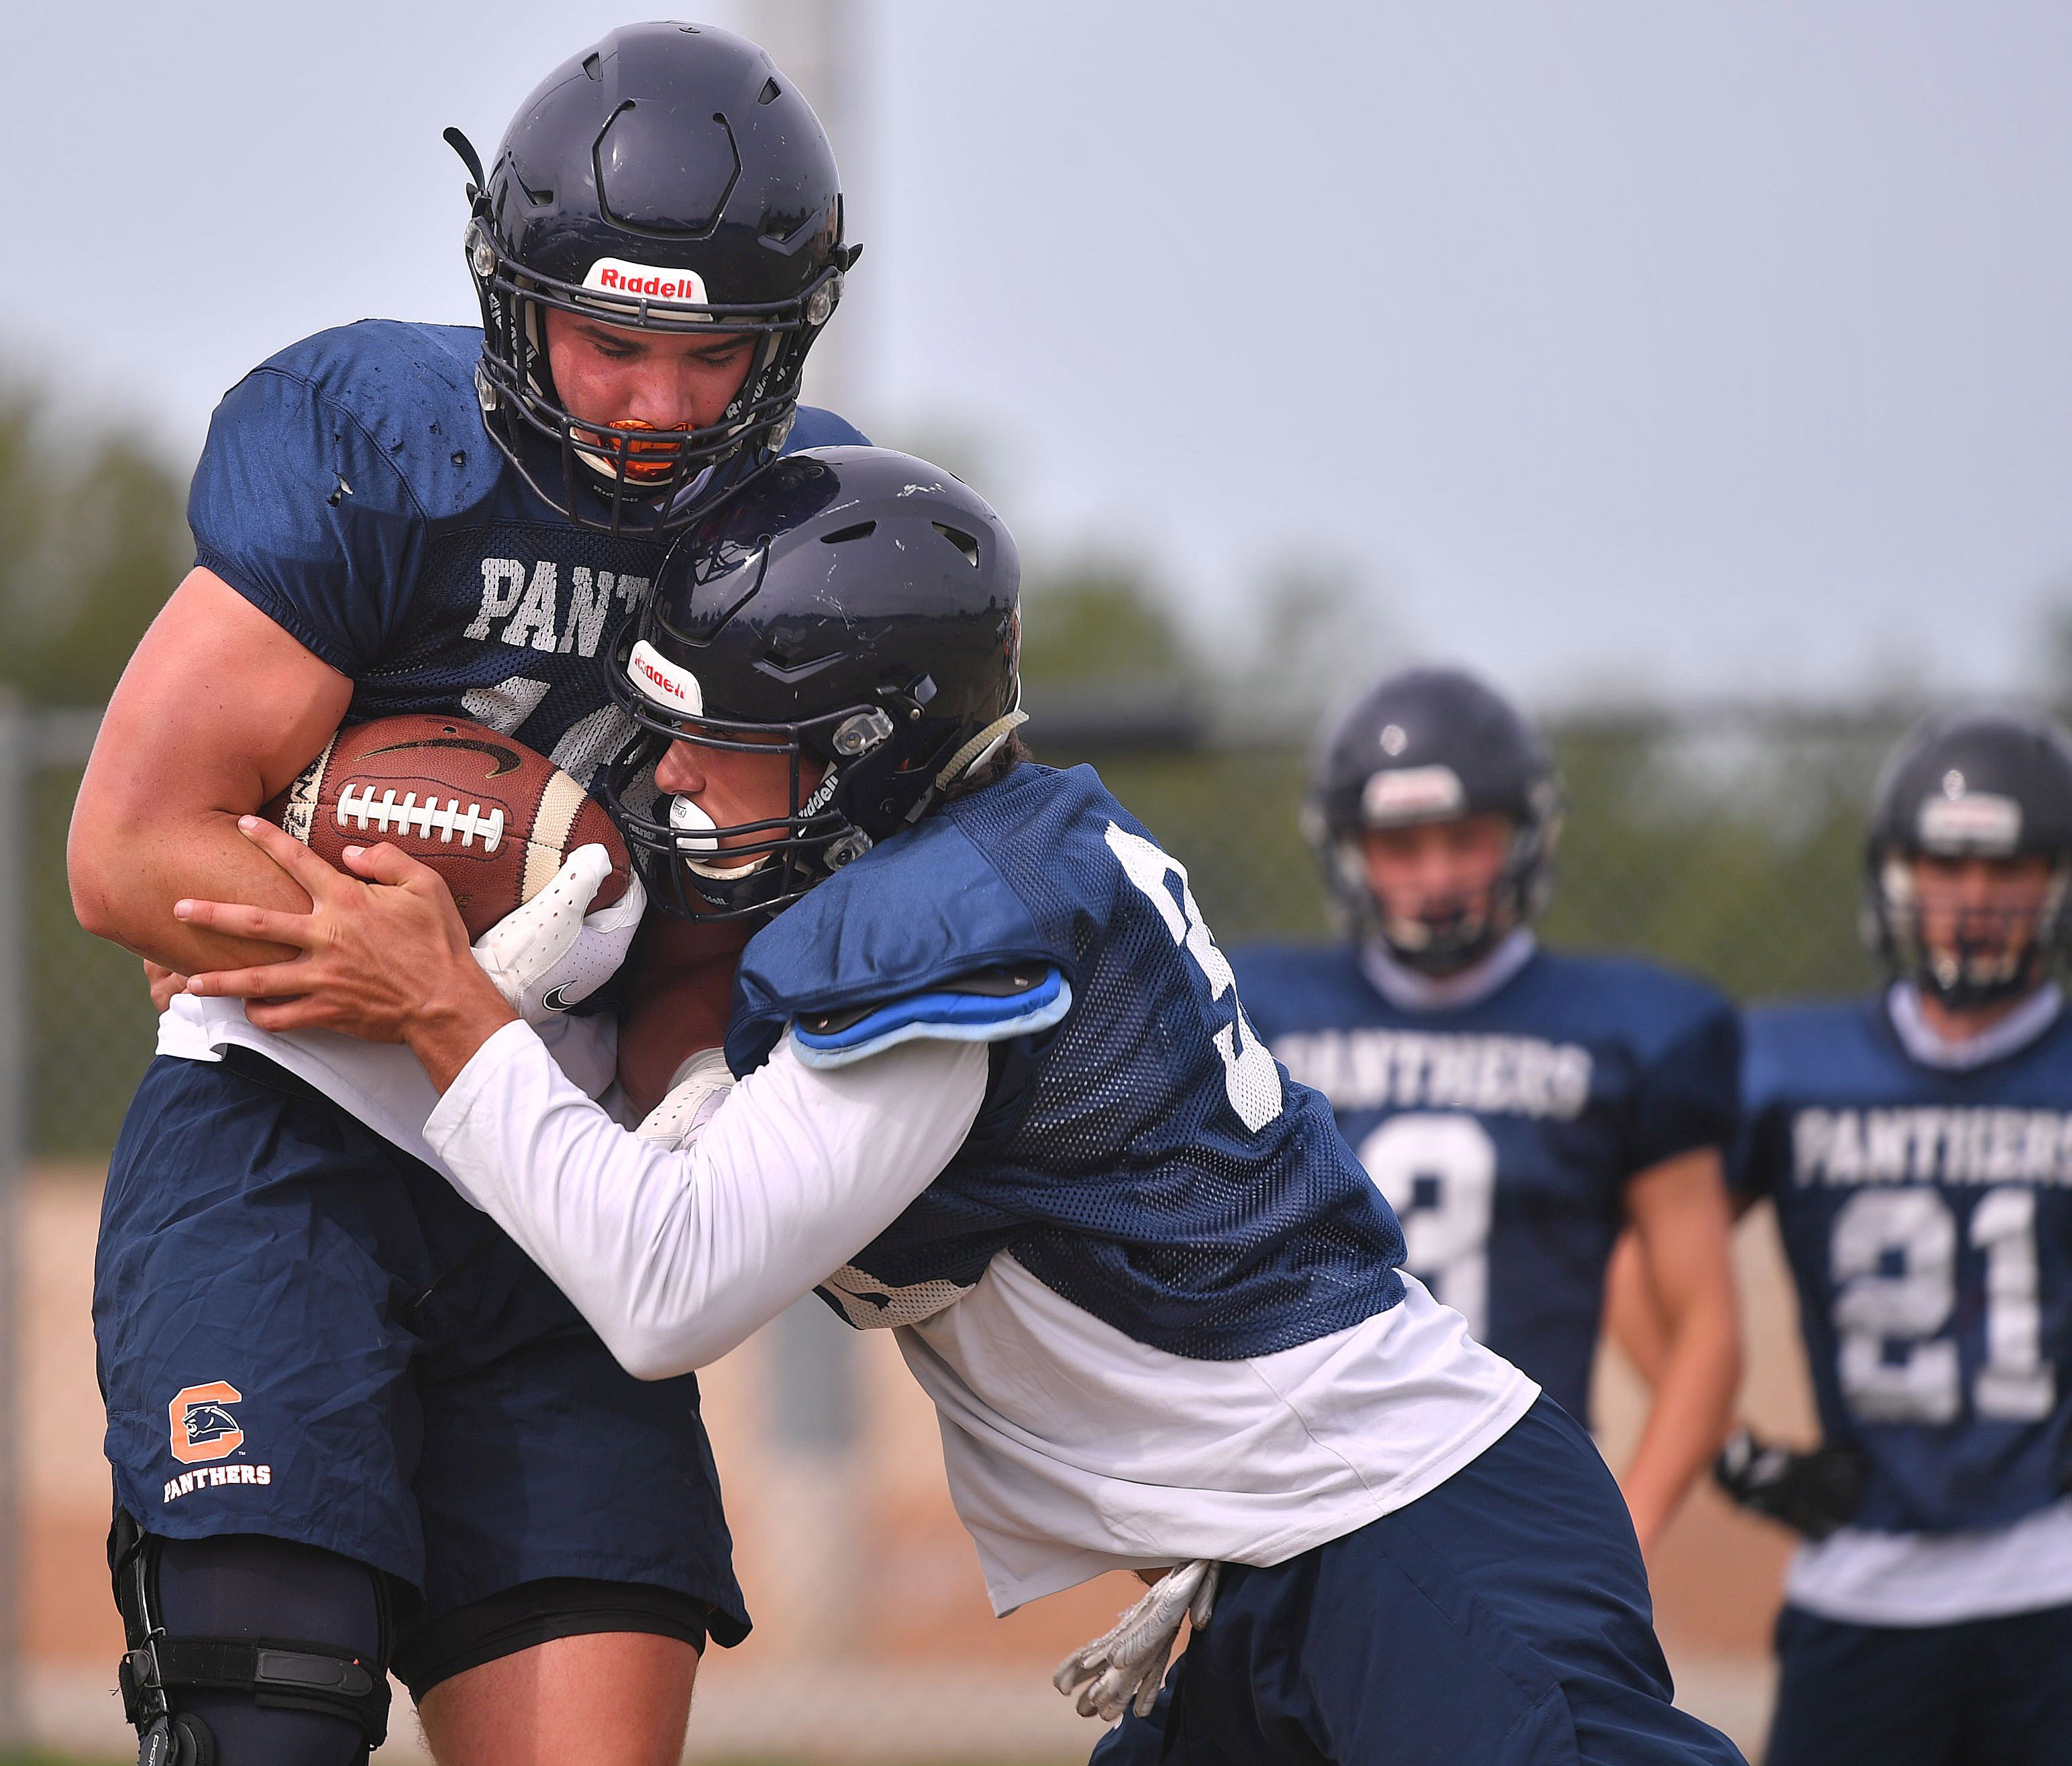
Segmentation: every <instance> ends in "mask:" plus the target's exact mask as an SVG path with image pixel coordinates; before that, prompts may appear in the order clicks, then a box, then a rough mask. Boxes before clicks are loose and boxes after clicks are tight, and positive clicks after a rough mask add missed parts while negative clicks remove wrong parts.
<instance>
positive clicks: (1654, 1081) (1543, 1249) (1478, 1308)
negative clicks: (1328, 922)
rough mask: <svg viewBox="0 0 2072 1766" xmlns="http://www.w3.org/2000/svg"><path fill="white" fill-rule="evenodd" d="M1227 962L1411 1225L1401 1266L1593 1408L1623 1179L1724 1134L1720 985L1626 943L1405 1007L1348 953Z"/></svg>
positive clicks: (1725, 1060) (1728, 1026)
mask: <svg viewBox="0 0 2072 1766" xmlns="http://www.w3.org/2000/svg"><path fill="white" fill-rule="evenodd" d="M1514 936H1515V937H1516V938H1521V939H1522V938H1523V937H1524V936H1525V934H1515V935H1514ZM1231 960H1232V963H1233V964H1234V966H1235V968H1236V971H1237V976H1238V980H1239V985H1240V986H1241V987H1242V988H1243V990H1244V1000H1245V1008H1246V1009H1247V1011H1248V1012H1250V1013H1251V1014H1252V1022H1253V1023H1254V1024H1256V1025H1257V1026H1258V1027H1259V1031H1260V1035H1261V1036H1263V1037H1264V1038H1265V1039H1266V1041H1267V1042H1268V1045H1270V1046H1271V1047H1272V1050H1273V1052H1274V1053H1275V1054H1276V1056H1278V1057H1279V1058H1280V1059H1281V1062H1282V1063H1283V1065H1285V1066H1286V1067H1287V1069H1288V1070H1289V1073H1290V1074H1292V1075H1293V1077H1294V1078H1297V1079H1298V1080H1301V1082H1304V1083H1305V1084H1307V1085H1311V1086H1315V1087H1316V1088H1317V1089H1318V1090H1319V1091H1321V1092H1322V1093H1323V1094H1324V1095H1325V1096H1326V1097H1327V1098H1329V1099H1330V1101H1331V1106H1332V1108H1333V1109H1334V1111H1335V1112H1336V1113H1337V1116H1338V1126H1339V1127H1340V1128H1341V1129H1342V1131H1343V1132H1344V1135H1345V1138H1346V1141H1347V1143H1348V1144H1350V1146H1351V1148H1352V1149H1353V1151H1354V1152H1355V1154H1356V1155H1357V1156H1358V1157H1359V1161H1360V1163H1361V1164H1362V1165H1363V1166H1364V1167H1365V1168H1366V1169H1367V1174H1368V1176H1369V1177H1371V1178H1372V1179H1373V1181H1374V1183H1375V1187H1376V1188H1377V1189H1379V1191H1380V1192H1381V1193H1382V1194H1383V1196H1385V1197H1387V1199H1388V1201H1389V1202H1390V1204H1391V1205H1392V1206H1393V1207H1394V1209H1395V1210H1396V1215H1397V1217H1398V1218H1399V1219H1400V1220H1401V1221H1402V1222H1403V1230H1404V1235H1405V1237H1406V1238H1407V1240H1408V1260H1407V1263H1406V1267H1408V1269H1409V1270H1410V1271H1412V1273H1413V1274H1415V1275H1417V1276H1418V1277H1420V1279H1422V1280H1423V1281H1424V1282H1425V1283H1427V1284H1428V1285H1429V1287H1430V1288H1431V1289H1432V1291H1433V1293H1434V1294H1436V1295H1437V1296H1438V1298H1439V1299H1440V1300H1443V1301H1444V1302H1445V1304H1448V1305H1449V1306H1451V1307H1453V1308H1456V1309H1457V1310H1458V1311H1459V1312H1461V1314H1462V1316H1465V1317H1466V1319H1467V1320H1468V1325H1469V1329H1470V1330H1472V1331H1473V1332H1474V1334H1475V1335H1476V1336H1477V1337H1479V1338H1480V1339H1481V1340H1482V1341H1483V1342H1485V1343H1486V1344H1488V1345H1490V1348H1492V1349H1494V1350H1495V1351H1496V1352H1497V1353H1498V1354H1499V1355H1502V1356H1503V1357H1506V1358H1507V1360H1509V1361H1515V1363H1517V1365H1518V1366H1519V1367H1521V1368H1523V1370H1525V1371H1526V1372H1527V1374H1531V1377H1532V1378H1534V1379H1535V1380H1537V1381H1538V1382H1540V1385H1541V1386H1544V1387H1545V1388H1546V1390H1547V1392H1548V1395H1549V1396H1550V1397H1552V1398H1553V1399H1554V1400H1555V1402H1556V1403H1558V1404H1560V1406H1561V1407H1563V1408H1564V1410H1567V1411H1569V1413H1570V1414H1571V1415H1575V1416H1577V1417H1581V1416H1583V1415H1585V1414H1586V1413H1585V1403H1586V1401H1587V1399H1588V1398H1589V1379H1590V1368H1591V1364H1592V1360H1593V1357H1594V1355H1595V1353H1596V1350H1597V1333H1598V1325H1599V1322H1600V1319H1601V1314H1602V1312H1603V1307H1604V1283H1605V1264H1606V1263H1607V1261H1608V1260H1609V1258H1610V1255H1611V1249H1612V1245H1613V1242H1614V1240H1615V1239H1616V1238H1618V1234H1619V1231H1620V1229H1621V1228H1622V1226H1624V1224H1625V1221H1626V1214H1625V1194H1626V1183H1627V1181H1628V1180H1629V1179H1630V1178H1632V1177H1634V1176H1636V1175H1637V1174H1638V1173H1641V1172H1643V1171H1646V1170H1647V1169H1648V1168H1650V1167H1651V1166H1653V1165H1655V1164H1659V1163H1660V1162H1661V1161H1662V1160H1665V1159H1670V1158H1673V1157H1674V1156H1676V1155H1677V1154H1679V1153H1682V1152H1689V1151H1691V1150H1692V1148H1700V1147H1718V1148H1722V1149H1724V1148H1726V1147H1727V1146H1728V1145H1729V1144H1730V1143H1731V1142H1732V1140H1733V1136H1734V1129H1735V1121H1736V1115H1737V1103H1736V1091H1737V1083H1738V1078H1739V1075H1738V1065H1739V1062H1740V1058H1741V1030H1740V1025H1739V1021H1738V1020H1737V1016H1736V1014H1735V1012H1734V1009H1733V1006H1732V1005H1731V1004H1729V1002H1728V1000H1726V998H1725V996H1724V995H1722V994H1720V992H1718V991H1717V990H1716V989H1715V988H1712V987H1711V986H1709V985H1708V984H1705V983H1704V982H1701V981H1698V980H1693V979H1692V978H1690V977H1688V976H1684V975H1676V974H1673V973H1671V972H1670V971H1667V970H1664V969H1661V968H1659V967H1655V965H1653V964H1651V963H1644V962H1641V961H1638V960H1636V959H1630V958H1614V957H1586V956H1569V955H1560V954H1556V953H1554V952H1552V951H1544V950H1534V951H1531V955H1528V956H1526V957H1525V959H1524V960H1523V962H1522V963H1520V964H1519V966H1518V967H1517V968H1516V970H1515V972H1514V973H1512V974H1511V975H1509V977H1508V978H1507V979H1505V980H1503V981H1502V982H1501V984H1499V985H1497V986H1496V987H1494V988H1492V989H1491V990H1490V992H1487V993H1486V994H1482V995H1480V996H1476V997H1473V998H1470V999H1468V1000H1461V1001H1458V1002H1457V1003H1453V1004H1433V1005H1432V1006H1430V1007H1429V1008H1428V1007H1415V1008H1413V1007H1411V1006H1408V1005H1404V1004H1397V1003H1396V1002H1395V1001H1393V1000H1390V999H1389V998H1387V996H1384V995H1383V993H1382V992H1381V991H1380V990H1379V988H1378V987H1377V986H1376V985H1375V982H1374V980H1371V978H1370V977H1369V975H1367V972H1366V969H1365V967H1363V964H1362V963H1361V961H1360V959H1359V953H1358V952H1357V951H1355V950H1353V949H1351V948H1350V947H1344V946H1340V947H1307V948H1296V947H1289V948H1273V947H1265V948H1260V949H1256V950H1252V951H1238V952H1237V953H1235V955H1234V956H1233V958H1232V959H1231Z"/></svg>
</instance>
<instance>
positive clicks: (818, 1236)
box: [426, 1028, 989, 1379]
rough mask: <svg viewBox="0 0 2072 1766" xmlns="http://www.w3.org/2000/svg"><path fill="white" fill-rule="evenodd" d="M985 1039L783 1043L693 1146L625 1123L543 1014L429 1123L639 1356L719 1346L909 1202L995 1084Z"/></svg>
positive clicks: (490, 1055)
mask: <svg viewBox="0 0 2072 1766" xmlns="http://www.w3.org/2000/svg"><path fill="white" fill-rule="evenodd" d="M988 1070H989V1063H988V1061H987V1057H986V1053H985V1048H984V1046H983V1045H977V1044H964V1043H956V1044H950V1043H929V1042H919V1043H912V1044H908V1045H905V1046H903V1047H901V1048H897V1049H890V1050H888V1051H887V1052H886V1053H883V1054H880V1055H876V1056H874V1057H872V1058H871V1059H870V1060H869V1061H868V1062H861V1063H858V1064H857V1066H855V1067H853V1068H848V1069H844V1070H839V1071H837V1072H833V1073H818V1072H815V1071H813V1070H810V1069H808V1068H807V1067H805V1066H804V1065H803V1064H802V1063H801V1062H799V1061H798V1060H797V1058H796V1057H795V1056H793V1055H792V1054H791V1053H790V1052H789V1050H788V1047H780V1049H779V1051H778V1053H776V1054H775V1055H774V1056H773V1057H772V1058H771V1060H770V1062H767V1064H766V1065H765V1066H763V1067H762V1068H761V1069H759V1070H758V1071H757V1072H756V1073H754V1074H751V1075H750V1077H749V1078H747V1079H745V1080H743V1081H742V1082H741V1084H740V1085H738V1086H736V1087H735V1088H734V1091H733V1092H732V1094H731V1095H729V1097H728V1098H727V1099H726V1102H725V1103H723V1104H722V1106H721V1107H719V1109H718V1110H717V1111H716V1112H714V1114H713V1116H712V1117H711V1118H710V1119H709V1120H708V1121H707V1122H706V1123H705V1127H703V1128H702V1129H701V1131H700V1135H699V1138H698V1140H697V1144H695V1146H694V1147H693V1148H692V1149H691V1150H689V1151H688V1152H674V1151H670V1150H668V1149H667V1148H664V1147H662V1146H660V1145H659V1144H656V1143H654V1142H651V1141H648V1140H643V1139H641V1138H640V1137H639V1136H637V1135H634V1134H631V1133H629V1132H628V1131H626V1130H625V1129H623V1128H621V1127H619V1125H618V1124H617V1123H614V1122H613V1121H612V1120H611V1118H610V1117H609V1116H607V1115H606V1114H605V1113H604V1112H603V1111H602V1110H600V1109H598V1107H596V1106H595V1105H594V1104H593V1103H590V1100H589V1099H587V1098H585V1097H584V1096H582V1094H581V1093H580V1092H579V1091H578V1090H577V1089H576V1088H575V1087H574V1086H572V1085H570V1084H569V1082H567V1081H566V1080H565V1078H562V1077H561V1074H559V1072H558V1071H557V1070H555V1068H554V1066H553V1063H552V1062H551V1061H550V1060H549V1059H548V1058H547V1056H546V1053H545V1049H543V1048H542V1047H541V1045H540V1042H539V1041H538V1039H537V1037H535V1036H534V1035H533V1034H532V1032H530V1031H529V1030H527V1029H522V1028H514V1029H509V1030H507V1031H505V1032H504V1033H501V1034H500V1035H498V1036H495V1037H493V1038H492V1039H491V1042H490V1043H489V1044H488V1045H486V1046H485V1047H484V1048H483V1049H482V1051H481V1053H480V1058H479V1059H478V1060H476V1061H474V1062H470V1063H469V1064H468V1065H467V1069H466V1070H465V1071H463V1073H461V1074H460V1075H459V1076H458V1081H457V1082H455V1083H454V1086H452V1088H451V1090H449V1091H448V1093H447V1095H446V1098H445V1099H443V1100H442V1102H441V1103H440V1105H439V1107H438V1110H437V1111H434V1114H433V1116H432V1119H431V1120H430V1122H429V1123H427V1124H426V1138H427V1139H428V1140H430V1143H431V1144H432V1146H433V1148H434V1150H436V1151H437V1152H438V1154H439V1156H440V1157H441V1158H442V1160H444V1161H445V1162H446V1164H447V1166H448V1167H449V1168H450V1170H451V1171H452V1172H453V1173H454V1177H455V1179H456V1181H457V1182H458V1185H459V1186H460V1187H461V1189H463V1192H464V1193H466V1194H467V1196H468V1197H469V1198H470V1199H471V1201H474V1202H475V1205H477V1206H478V1207H479V1208H481V1209H482V1210H483V1211H484V1212H486V1213H487V1214H489V1215H490V1216H491V1218H493V1219H495V1221H496V1222H497V1223H498V1224H499V1225H500V1226H502V1227H503V1228H504V1230H505V1231H507V1232H508V1233H509V1234H511V1236H512V1238H513V1239H515V1240H516V1242H518V1244H519V1245H520V1246H521V1247H522V1248H523V1249H524V1251H525V1252H526V1254H527V1255H528V1256H530V1257H531V1258H532V1259H533V1261H534V1262H536V1263H538V1264H539V1265H540V1267H541V1268H542V1269H543V1270H545V1271H546V1272H547V1274H548V1275H549V1277H550V1278H552V1279H553V1282H554V1283H555V1284H556V1285H557V1287H559V1288H561V1291H562V1292H564V1293H565V1294H566V1295H567V1296H569V1300H571V1301H573V1302H574V1304H575V1306H576V1308H577V1309H578V1311H579V1312H582V1315H583V1316H584V1317H585V1318H586V1319H587V1320H589V1321H590V1324H591V1325H592V1327H593V1328H594V1329H595V1330H596V1331H597V1333H598V1336H599V1337H602V1339H603V1340H604V1341H605V1343H606V1346H607V1347H609V1348H610V1349H611V1352H612V1353H613V1354H614V1355H615V1356H616V1357H618V1359H619V1361H620V1362H621V1363H622V1364H623V1366H625V1367H627V1369H628V1370H630V1371H631V1372H632V1373H634V1374H636V1375H639V1377H641V1378H646V1379H658V1378H664V1377H666V1376H668V1375H670V1374H680V1373H684V1372H686V1371H688V1370H690V1369H693V1368H696V1367H701V1366H705V1364H706V1363H707V1362H709V1361H713V1360H716V1359H717V1357H720V1356H721V1355H723V1354H725V1353H726V1352H727V1350H729V1349H732V1348H734V1347H735V1346H736V1345H738V1344H739V1343H741V1342H742V1341H745V1340H746V1338H747V1337H749V1336H750V1334H751V1333H754V1331H755V1330H757V1329H759V1328H760V1327H761V1326H762V1325H763V1324H767V1322H768V1321H769V1320H771V1319H772V1318H774V1317H775V1316H776V1315H777V1314H778V1313H779V1312H782V1311H783V1309H784V1308H786V1307H787V1306H788V1305H790V1304H792V1302H793V1301H795V1300H798V1299H800V1297H801V1296H804V1295H806V1294H808V1293H810V1292H812V1289H813V1288H814V1287H815V1286H816V1284H817V1283H820V1282H821V1281H822V1280H824V1279H825V1278H826V1277H827V1276H828V1275H829V1274H831V1273H832V1272H833V1271H835V1270H837V1269H838V1268H840V1267H841V1266H842V1265H843V1264H844V1263H846V1262H848V1261H849V1259H850V1258H852V1257H853V1256H854V1255H856V1254H857V1251H859V1250H861V1247H862V1246H865V1245H866V1244H868V1243H869V1242H870V1241H871V1240H872V1239H873V1238H876V1237H877V1236H878V1234H879V1233H881V1232H882V1231H883V1230H885V1228H886V1226H890V1224H891V1222H893V1221H894V1220H895V1219H896V1218H898V1215H899V1214H900V1213H901V1211H902V1210H903V1209H905V1208H906V1205H907V1204H908V1203H909V1202H911V1201H912V1200H913V1198H914V1197H915V1196H917V1195H918V1194H919V1193H920V1192H921V1191H922V1190H923V1189H925V1188H927V1185H928V1184H929V1183H930V1182H931V1181H933V1180H934V1178H935V1174H936V1173H938V1172H939V1171H940V1170H941V1169H942V1168H943V1166H944V1165H945V1164H948V1162H949V1160H950V1159H951V1158H952V1156H954V1155H955V1154H956V1150H957V1148H959V1147H960V1146H961V1145H962V1144H963V1143H964V1136H965V1135H966V1134H967V1133H968V1132H969V1131H970V1127H971V1123H972V1119H974V1118H975V1117H976V1115H977V1112H978V1108H979V1106H980V1103H983V1101H984V1099H985V1086H986V1078H987V1074H988Z"/></svg>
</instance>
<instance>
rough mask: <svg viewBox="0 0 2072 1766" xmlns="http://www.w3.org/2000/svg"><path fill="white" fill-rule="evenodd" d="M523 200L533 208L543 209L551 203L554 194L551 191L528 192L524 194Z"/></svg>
mask: <svg viewBox="0 0 2072 1766" xmlns="http://www.w3.org/2000/svg"><path fill="white" fill-rule="evenodd" d="M525 199H526V200H527V201H528V202H529V203H532V206H533V207H535V208H545V207H546V206H547V205H548V204H549V203H551V202H553V199H554V193H553V191H551V190H528V191H526V192H525Z"/></svg>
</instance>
